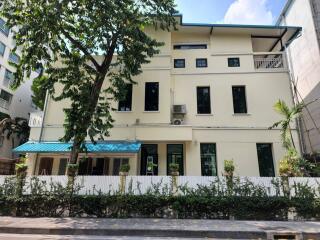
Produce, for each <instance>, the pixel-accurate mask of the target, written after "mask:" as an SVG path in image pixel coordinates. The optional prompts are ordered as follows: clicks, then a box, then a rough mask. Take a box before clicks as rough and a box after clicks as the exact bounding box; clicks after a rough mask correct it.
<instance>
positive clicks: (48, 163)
mask: <svg viewBox="0 0 320 240" xmlns="http://www.w3.org/2000/svg"><path fill="white" fill-rule="evenodd" d="M52 165H53V158H50V157H43V158H41V159H40V164H39V169H38V175H51V174H52Z"/></svg>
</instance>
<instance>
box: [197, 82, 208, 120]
mask: <svg viewBox="0 0 320 240" xmlns="http://www.w3.org/2000/svg"><path fill="white" fill-rule="evenodd" d="M197 112H198V114H210V113H211V100H210V87H197Z"/></svg>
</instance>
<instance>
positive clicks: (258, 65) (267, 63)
mask: <svg viewBox="0 0 320 240" xmlns="http://www.w3.org/2000/svg"><path fill="white" fill-rule="evenodd" d="M253 60H254V68H255V69H256V70H276V69H279V70H282V69H286V62H285V58H284V55H283V53H256V54H254V55H253Z"/></svg>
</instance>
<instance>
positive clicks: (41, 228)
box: [0, 217, 320, 239]
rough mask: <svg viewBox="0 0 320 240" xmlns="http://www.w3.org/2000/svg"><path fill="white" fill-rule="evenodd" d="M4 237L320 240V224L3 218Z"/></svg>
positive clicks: (0, 228) (1, 224) (0, 231)
mask: <svg viewBox="0 0 320 240" xmlns="http://www.w3.org/2000/svg"><path fill="white" fill-rule="evenodd" d="M0 233H14V234H46V235H95V236H147V237H187V238H197V237H198V238H199V237H210V238H224V239H226V238H228V239H273V236H274V235H295V236H297V237H298V239H320V222H273V221H226V220H188V219H146V218H143V219H137V218H132V219H97V218H13V217H0Z"/></svg>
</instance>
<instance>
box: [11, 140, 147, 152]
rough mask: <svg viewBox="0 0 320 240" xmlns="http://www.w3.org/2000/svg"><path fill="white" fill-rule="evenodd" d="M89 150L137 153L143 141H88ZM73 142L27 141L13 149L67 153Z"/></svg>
mask: <svg viewBox="0 0 320 240" xmlns="http://www.w3.org/2000/svg"><path fill="white" fill-rule="evenodd" d="M85 145H86V147H87V151H88V152H91V153H137V152H139V150H140V147H141V143H140V142H138V141H103V142H97V143H96V144H94V143H91V142H87V143H86V144H85ZM71 146H72V143H62V142H27V143H24V144H22V145H20V146H19V147H17V148H15V149H14V150H13V151H14V152H16V153H26V152H28V153H66V152H70V149H71Z"/></svg>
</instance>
